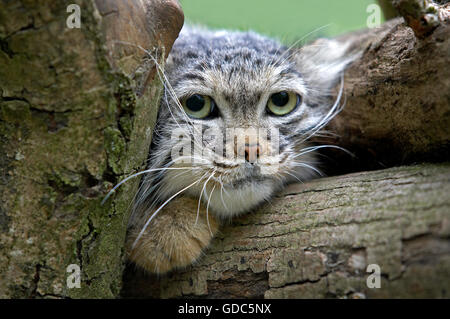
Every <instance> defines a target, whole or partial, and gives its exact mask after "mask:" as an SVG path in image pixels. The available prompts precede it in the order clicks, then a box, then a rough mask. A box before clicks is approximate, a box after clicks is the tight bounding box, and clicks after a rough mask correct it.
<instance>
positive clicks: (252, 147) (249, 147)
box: [245, 143, 261, 164]
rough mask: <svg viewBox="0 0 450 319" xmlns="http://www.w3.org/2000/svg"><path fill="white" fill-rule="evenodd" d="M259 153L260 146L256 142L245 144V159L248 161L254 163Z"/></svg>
mask: <svg viewBox="0 0 450 319" xmlns="http://www.w3.org/2000/svg"><path fill="white" fill-rule="evenodd" d="M260 153H261V146H260V145H259V143H256V144H247V143H246V144H245V161H246V162H249V163H252V164H253V163H255V162H256V159H257V158H259V154H260Z"/></svg>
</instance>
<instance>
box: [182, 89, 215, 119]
mask: <svg viewBox="0 0 450 319" xmlns="http://www.w3.org/2000/svg"><path fill="white" fill-rule="evenodd" d="M182 105H183V109H184V111H185V112H186V113H187V114H188V115H189V116H191V117H194V118H197V119H203V118H205V117H207V116H209V115H211V113H212V112H213V111H214V109H215V105H214V101H213V99H211V98H210V97H209V96H206V95H200V94H194V95H192V96H190V97H188V98H187V99H185V100H183V103H182Z"/></svg>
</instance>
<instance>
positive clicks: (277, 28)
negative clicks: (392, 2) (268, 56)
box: [180, 0, 376, 43]
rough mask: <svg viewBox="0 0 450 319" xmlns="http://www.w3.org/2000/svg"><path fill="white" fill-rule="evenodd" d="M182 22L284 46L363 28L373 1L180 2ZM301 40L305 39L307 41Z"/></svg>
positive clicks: (200, 0) (201, 0)
mask: <svg viewBox="0 0 450 319" xmlns="http://www.w3.org/2000/svg"><path fill="white" fill-rule="evenodd" d="M180 2H181V5H182V7H183V11H184V14H185V18H186V21H187V22H188V23H192V24H202V25H207V26H209V27H212V28H226V29H238V30H249V29H250V30H254V31H257V32H259V33H263V34H266V35H269V36H274V37H277V38H278V39H280V40H282V41H283V42H285V43H290V42H293V41H295V40H297V39H300V38H302V37H303V36H306V35H307V34H308V33H311V34H310V35H309V36H308V37H307V38H308V39H309V40H310V39H313V38H317V37H319V36H334V35H337V34H341V33H345V32H347V31H351V30H357V29H363V28H366V20H367V17H368V15H369V13H366V9H367V6H368V5H369V4H371V3H376V1H375V0H308V1H307V0H181V1H180ZM308 39H305V40H308Z"/></svg>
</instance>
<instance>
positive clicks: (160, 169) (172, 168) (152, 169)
mask: <svg viewBox="0 0 450 319" xmlns="http://www.w3.org/2000/svg"><path fill="white" fill-rule="evenodd" d="M174 169H192V167H163V168H151V169H146V170H143V171H140V172H137V173H134V174H132V175H130V176H128V177H127V178H125V179H124V180H122V181H120V182H119V183H118V184H116V186H114V187H113V189H111V190H110V191H109V192H108V194H106V196H105V198H104V199H103V200H102V202H101V205H103V204H104V203H105V202H106V201H107V200H108V198H109V197H110V196H111V195H112V193H113V192H114V191H115V190H116V189H117V188H118V187H120V185H122V184H123V183H125V182H127V181H129V180H130V179H132V178H133V177H136V176H139V175H142V174H146V173H150V172H155V171H162V170H174Z"/></svg>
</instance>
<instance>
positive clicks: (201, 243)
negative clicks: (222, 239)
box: [127, 198, 218, 274]
mask: <svg viewBox="0 0 450 319" xmlns="http://www.w3.org/2000/svg"><path fill="white" fill-rule="evenodd" d="M180 202H182V205H180V203H179V202H177V201H176V200H175V202H173V203H170V204H168V205H167V206H166V207H164V209H163V210H161V211H160V212H159V213H158V215H157V216H156V217H155V218H153V220H152V221H151V222H150V223H149V224H148V226H147V228H146V229H145V231H144V232H143V234H142V235H141V237H140V238H139V239H138V240H137V241H136V239H137V237H138V235H139V233H140V232H141V230H142V228H143V227H144V225H145V222H146V219H142V220H141V221H140V222H139V223H137V224H135V225H133V226H132V228H130V229H129V230H128V236H127V251H128V258H129V259H130V260H131V261H133V262H134V263H135V264H137V265H138V266H140V267H142V268H144V269H145V270H147V271H149V272H151V273H156V274H164V273H167V272H169V271H171V270H173V269H176V268H184V267H186V266H189V265H191V264H192V263H194V262H195V261H196V260H197V259H198V258H199V257H200V256H201V255H202V253H203V251H204V249H205V248H206V247H207V246H208V245H209V243H210V241H211V239H212V238H213V236H214V235H215V234H216V233H217V231H218V222H217V221H216V219H215V218H214V216H212V215H211V214H209V215H208V216H207V214H206V209H205V208H203V207H201V208H200V211H199V214H198V217H197V205H198V200H194V199H190V198H183V199H182V200H181V201H180ZM202 206H203V205H202ZM133 244H134V245H133Z"/></svg>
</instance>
